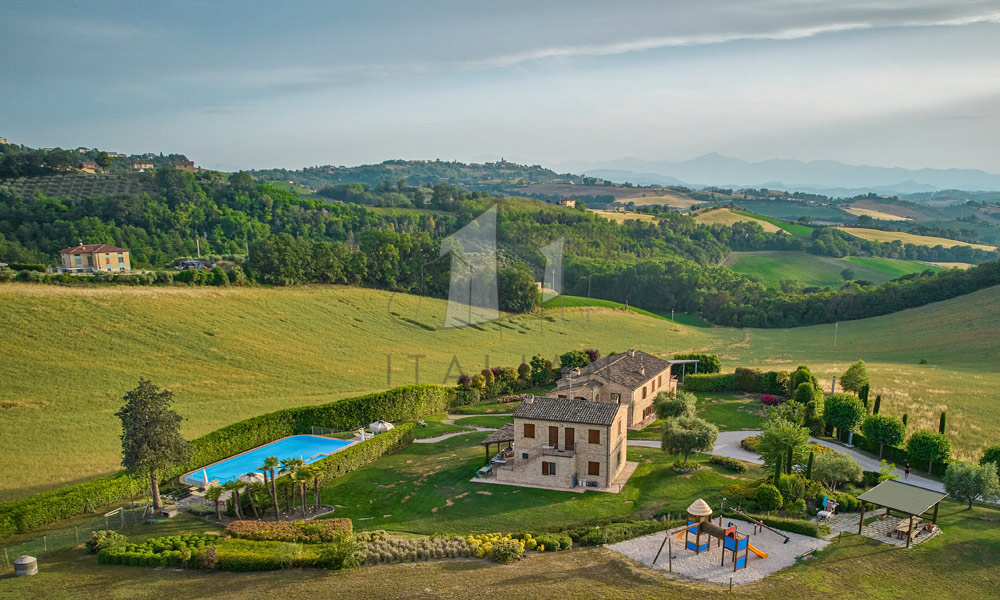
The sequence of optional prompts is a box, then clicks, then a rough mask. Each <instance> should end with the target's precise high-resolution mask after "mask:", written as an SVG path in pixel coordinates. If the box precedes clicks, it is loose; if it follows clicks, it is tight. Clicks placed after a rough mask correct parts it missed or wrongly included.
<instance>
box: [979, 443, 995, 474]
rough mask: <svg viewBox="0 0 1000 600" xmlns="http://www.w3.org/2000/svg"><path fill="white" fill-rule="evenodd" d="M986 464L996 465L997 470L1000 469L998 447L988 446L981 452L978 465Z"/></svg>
mask: <svg viewBox="0 0 1000 600" xmlns="http://www.w3.org/2000/svg"><path fill="white" fill-rule="evenodd" d="M986 463H997V468H998V469H1000V445H997V446H990V447H989V448H987V449H986V450H983V456H982V458H980V459H979V464H980V465H985V464H986Z"/></svg>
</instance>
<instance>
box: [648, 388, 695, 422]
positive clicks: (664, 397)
mask: <svg viewBox="0 0 1000 600" xmlns="http://www.w3.org/2000/svg"><path fill="white" fill-rule="evenodd" d="M696 402H697V398H696V397H695V395H694V394H692V393H691V392H678V393H676V394H672V393H667V392H660V393H659V394H657V395H656V399H655V400H653V409H654V410H655V411H656V416H657V417H659V418H661V419H670V418H672V417H687V416H694V414H695V403H696Z"/></svg>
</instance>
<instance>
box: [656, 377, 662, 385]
mask: <svg viewBox="0 0 1000 600" xmlns="http://www.w3.org/2000/svg"><path fill="white" fill-rule="evenodd" d="M656 385H657V386H662V385H663V375H660V376H659V377H657V378H656Z"/></svg>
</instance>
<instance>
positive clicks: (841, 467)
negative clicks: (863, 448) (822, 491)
mask: <svg viewBox="0 0 1000 600" xmlns="http://www.w3.org/2000/svg"><path fill="white" fill-rule="evenodd" d="M812 476H813V479H815V480H817V481H822V482H823V483H824V484H825V485H826V486H827V487H828V488H829V489H831V490H833V491H836V490H837V486H838V485H840V484H842V483H846V482H848V481H853V482H860V481H861V478H862V475H861V465H859V464H858V463H857V461H855V460H854V459H853V458H851V457H850V456H848V455H846V454H841V453H839V452H828V453H826V454H820V455H819V456H817V457H816V459H815V461H813V470H812Z"/></svg>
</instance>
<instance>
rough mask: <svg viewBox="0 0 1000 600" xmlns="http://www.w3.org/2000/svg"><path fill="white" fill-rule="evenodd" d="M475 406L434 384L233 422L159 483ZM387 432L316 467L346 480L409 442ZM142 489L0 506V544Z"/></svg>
mask: <svg viewBox="0 0 1000 600" xmlns="http://www.w3.org/2000/svg"><path fill="white" fill-rule="evenodd" d="M479 399H480V398H479V393H478V392H477V391H475V390H460V389H455V388H448V387H442V386H437V385H408V386H403V387H398V388H394V389H391V390H386V391H383V392H376V393H374V394H367V395H365V396H359V397H355V398H345V399H343V400H338V401H335V402H330V403H328V404H321V405H318V406H303V407H299V408H289V409H285V410H279V411H276V412H273V413H269V414H266V415H260V416H257V417H252V418H250V419H246V420H243V421H239V422H237V423H233V424H231V425H228V426H226V427H223V428H222V429H218V430H216V431H213V432H212V433H209V434H207V435H204V436H202V437H200V438H197V439H195V440H192V441H191V446H192V447H193V448H194V453H193V455H192V458H191V460H190V461H189V462H188V463H187V464H185V465H179V466H177V467H175V468H174V469H172V470H170V471H169V472H166V473H165V474H164V480H167V479H171V478H173V477H177V476H178V475H181V474H182V473H186V472H188V471H193V470H195V469H197V468H198V467H203V466H205V465H208V464H211V463H213V462H216V461H219V460H222V459H224V458H228V457H230V456H233V455H236V454H239V453H241V452H246V451H247V450H251V449H253V448H256V447H258V446H261V445H263V444H267V443H270V442H273V441H274V440H277V439H280V438H283V437H285V436H289V435H295V434H300V433H309V432H310V426H312V425H316V426H319V427H328V428H331V429H353V428H355V427H361V426H362V425H364V426H367V425H368V424H369V423H371V422H372V421H377V420H378V419H385V420H387V421H406V420H410V419H414V418H418V417H421V416H425V415H429V414H434V413H438V412H444V411H446V410H447V409H448V408H449V407H452V406H460V405H463V404H470V403H473V402H477V401H479ZM392 431H397V433H396V434H394V435H392V436H390V437H388V438H383V437H382V435H386V434H382V435H380V436H376V437H375V438H374V439H373V440H372V442H376V440H379V439H380V438H381V439H382V441H378V442H376V443H374V444H369V443H368V442H364V443H361V444H357V445H355V446H353V447H352V448H349V449H347V450H344V451H343V452H339V453H337V454H335V455H332V456H330V457H329V458H326V459H323V460H322V461H318V463H317V464H328V465H330V466H329V470H330V472H331V477H339V474H344V473H349V472H350V471H353V470H354V469H357V468H358V467H359V466H362V465H364V464H367V463H368V462H371V461H372V460H374V459H375V458H378V457H379V456H382V455H384V454H386V453H389V452H394V451H395V450H396V449H398V448H401V447H403V446H405V445H407V444H409V443H410V442H411V441H412V436H413V433H412V427H405V426H403V427H397V428H396V429H394V430H392ZM406 432H409V436H408V437H409V440H408V441H407V440H405V438H406V437H407V436H406V435H405V433H406ZM390 433H391V432H390ZM390 440H391V444H390V445H391V448H390V449H388V450H376V448H379V449H381V448H382V447H383V445H384V444H386V443H389V442H390ZM400 444H402V445H400ZM376 454H377V456H375V455H376ZM371 456H375V458H371ZM328 461H329V462H328ZM338 473H339V474H338ZM147 487H148V482H147V478H146V477H133V476H131V475H129V474H127V473H126V472H124V471H121V472H118V473H115V474H113V475H107V476H104V477H98V478H96V479H93V480H91V481H87V482H83V483H78V484H75V485H70V486H66V487H63V488H59V489H55V490H51V491H48V492H42V493H39V494H34V495H31V496H28V497H25V498H19V499H17V500H12V501H10V502H4V503H2V504H0V538H4V537H7V536H10V535H14V534H16V533H23V532H25V531H30V530H32V529H35V528H37V527H41V526H42V525H47V524H49V523H54V522H56V521H60V520H62V519H66V518H69V517H72V516H74V515H78V514H81V513H84V512H86V511H87V510H89V507H88V505H87V501H88V500H89V502H90V503H91V504H92V505H98V506H99V505H106V504H108V503H115V502H120V501H122V500H125V499H126V498H130V497H132V496H133V495H135V494H136V493H138V492H140V491H142V490H144V489H146V488H147Z"/></svg>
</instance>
